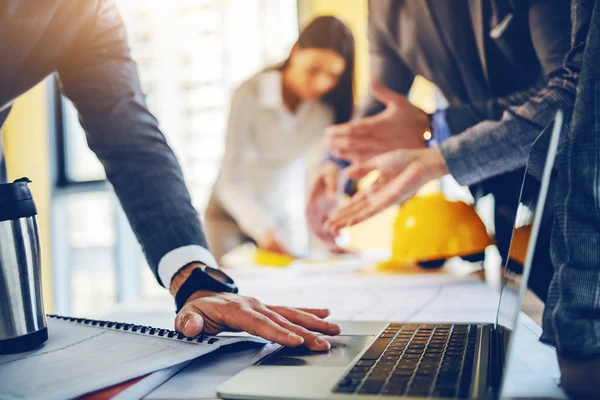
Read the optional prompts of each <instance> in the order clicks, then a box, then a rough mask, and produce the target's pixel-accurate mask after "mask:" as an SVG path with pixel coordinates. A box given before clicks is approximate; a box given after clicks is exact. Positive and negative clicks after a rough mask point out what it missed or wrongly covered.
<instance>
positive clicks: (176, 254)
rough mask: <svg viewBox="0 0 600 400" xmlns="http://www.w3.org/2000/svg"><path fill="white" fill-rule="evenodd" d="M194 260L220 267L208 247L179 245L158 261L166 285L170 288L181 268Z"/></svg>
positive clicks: (163, 282)
mask: <svg viewBox="0 0 600 400" xmlns="http://www.w3.org/2000/svg"><path fill="white" fill-rule="evenodd" d="M193 262H199V263H202V264H204V265H206V266H207V267H212V268H218V265H217V260H215V257H214V256H213V255H212V253H211V252H210V251H209V250H208V249H206V248H204V247H202V246H198V245H189V246H182V247H179V248H177V249H174V250H171V251H170V252H168V253H167V254H165V255H164V256H163V258H161V260H160V262H159V263H158V276H159V278H160V280H161V282H162V284H163V285H164V287H166V288H167V289H169V286H170V285H171V280H172V279H173V277H174V276H175V274H177V272H179V270H180V269H181V268H183V267H185V266H186V265H188V264H190V263H193Z"/></svg>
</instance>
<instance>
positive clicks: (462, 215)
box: [380, 193, 492, 269]
mask: <svg viewBox="0 0 600 400" xmlns="http://www.w3.org/2000/svg"><path fill="white" fill-rule="evenodd" d="M491 244H492V240H491V239H490V237H489V236H488V234H487V231H486V229H485V226H484V224H483V222H482V221H481V218H479V215H477V213H476V212H475V210H474V208H473V207H472V206H470V205H468V204H466V203H464V202H462V201H450V200H447V199H446V198H445V197H444V195H443V194H441V193H435V194H430V195H426V196H417V197H413V198H412V199H410V200H408V201H407V202H406V203H404V204H403V205H402V206H401V207H400V209H399V210H398V215H397V217H396V219H395V221H394V232H393V241H392V257H391V259H390V260H389V261H387V262H385V263H382V264H381V265H380V267H381V268H382V269H386V268H387V269H389V268H397V267H401V266H407V265H413V266H414V265H415V264H418V265H420V266H421V267H424V268H439V267H441V266H442V265H443V264H444V262H445V261H446V260H447V259H449V258H452V257H456V256H460V257H462V258H463V259H465V260H468V261H481V260H483V253H484V251H485V248H486V247H487V246H489V245H491Z"/></svg>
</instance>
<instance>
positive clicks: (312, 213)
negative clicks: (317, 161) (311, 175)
mask: <svg viewBox="0 0 600 400" xmlns="http://www.w3.org/2000/svg"><path fill="white" fill-rule="evenodd" d="M341 173H342V172H341V169H340V167H339V166H338V165H337V164H335V163H334V162H332V161H326V162H324V163H323V164H322V165H321V167H320V170H319V174H318V176H317V178H316V179H315V181H314V182H313V184H312V186H311V189H310V193H309V195H308V202H307V203H306V221H307V224H308V228H309V230H310V232H311V233H312V234H313V235H314V236H316V237H317V238H318V239H320V240H321V241H322V242H323V243H324V244H325V246H326V247H327V249H328V250H329V251H331V252H334V253H345V252H346V250H344V249H343V248H341V247H339V246H338V245H337V244H336V243H335V235H332V234H331V232H329V231H328V230H327V229H325V222H327V218H328V217H329V213H330V212H331V211H333V210H334V209H335V207H336V206H337V202H338V178H339V175H340V174H341Z"/></svg>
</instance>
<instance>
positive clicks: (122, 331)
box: [0, 315, 263, 400]
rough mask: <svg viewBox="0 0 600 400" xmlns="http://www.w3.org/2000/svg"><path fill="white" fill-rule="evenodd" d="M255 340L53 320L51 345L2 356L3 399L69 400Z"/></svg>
mask: <svg viewBox="0 0 600 400" xmlns="http://www.w3.org/2000/svg"><path fill="white" fill-rule="evenodd" d="M244 341H251V342H263V341H262V339H258V338H253V337H239V336H237V337H222V336H218V337H217V336H198V337H195V338H186V337H185V336H184V335H182V334H180V333H178V332H175V331H171V330H168V329H157V328H153V327H149V326H142V325H133V324H126V323H121V322H111V321H99V320H92V319H87V318H71V317H60V316H56V315H49V316H48V341H47V342H46V343H44V344H43V345H42V346H40V347H39V348H36V349H34V350H32V351H29V352H25V353H19V354H11V355H3V356H0V399H3V400H4V399H6V400H17V399H67V398H73V397H77V396H81V395H83V394H86V393H90V392H93V391H96V390H99V389H103V388H106V387H110V386H113V385H115V384H118V383H121V382H125V381H127V380H130V379H133V378H137V377H140V376H143V375H146V374H149V373H151V372H155V371H158V370H162V369H164V368H168V367H172V366H174V365H178V364H182V363H185V362H187V361H190V360H193V359H195V358H197V357H200V356H202V355H204V354H208V353H211V352H213V351H215V350H217V349H218V348H220V347H223V346H227V345H230V344H234V343H239V342H244Z"/></svg>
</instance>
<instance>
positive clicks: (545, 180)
mask: <svg viewBox="0 0 600 400" xmlns="http://www.w3.org/2000/svg"><path fill="white" fill-rule="evenodd" d="M562 122H563V114H562V112H560V111H559V112H558V113H557V114H556V119H555V121H554V125H553V127H552V130H549V129H546V130H544V131H543V132H542V133H541V134H540V136H539V137H538V138H537V140H536V141H535V143H534V145H533V147H532V151H531V154H530V157H529V161H528V164H527V168H526V171H525V176H524V178H523V184H522V187H521V195H520V198H519V204H518V210H517V216H516V218H515V224H514V229H513V234H512V239H511V244H510V250H509V257H508V260H507V262H506V266H505V271H504V276H503V280H502V289H501V293H500V301H499V304H498V312H497V315H496V326H497V327H503V328H506V329H508V330H510V331H511V332H513V331H514V329H515V327H516V325H517V321H518V318H519V312H520V310H521V305H522V302H523V297H524V295H525V292H526V290H527V280H528V278H529V274H530V272H531V266H532V261H533V255H534V250H535V247H536V246H535V244H536V242H537V240H538V237H539V229H540V225H541V222H542V217H543V212H544V208H545V205H546V203H547V202H549V201H552V200H553V199H549V198H548V190H549V186H550V178H551V175H552V170H553V167H554V161H555V158H556V151H557V148H558V139H559V135H560V130H561V127H562ZM534 151H535V153H536V154H546V157H545V160H542V161H541V162H543V172H542V175H541V179H540V177H539V176H538V178H536V177H534V176H532V175H531V174H529V173H528V170H530V169H531V168H532V163H534V162H536V161H535V160H534V156H533V154H534ZM530 172H533V171H530ZM542 267H548V268H552V266H551V265H548V266H542ZM510 336H512V335H508V337H507V338H506V340H507V341H506V342H505V343H506V348H507V349H510Z"/></svg>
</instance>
